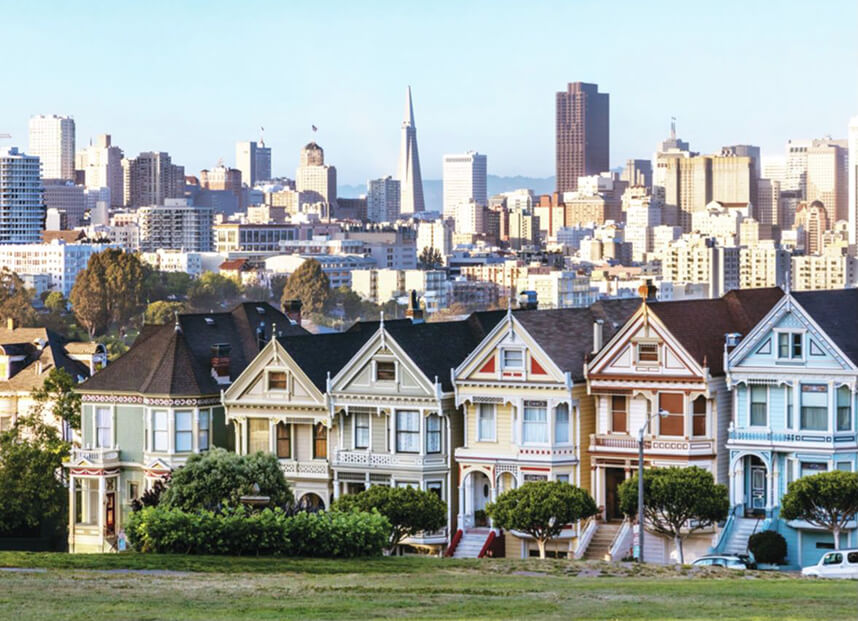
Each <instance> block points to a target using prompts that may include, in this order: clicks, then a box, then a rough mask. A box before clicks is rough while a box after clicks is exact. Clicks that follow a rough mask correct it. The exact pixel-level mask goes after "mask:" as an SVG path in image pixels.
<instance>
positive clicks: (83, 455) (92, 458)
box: [70, 448, 119, 465]
mask: <svg viewBox="0 0 858 621" xmlns="http://www.w3.org/2000/svg"><path fill="white" fill-rule="evenodd" d="M81 461H87V462H89V463H91V464H95V465H105V464H111V465H115V464H118V463H119V449H116V448H94V449H90V448H73V449H72V450H71V455H70V462H71V463H72V464H76V463H80V462H81Z"/></svg>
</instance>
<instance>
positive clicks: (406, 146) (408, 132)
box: [396, 86, 426, 214]
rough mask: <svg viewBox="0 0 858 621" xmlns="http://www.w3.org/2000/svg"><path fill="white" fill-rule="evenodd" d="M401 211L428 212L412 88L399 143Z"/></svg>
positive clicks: (409, 89)
mask: <svg viewBox="0 0 858 621" xmlns="http://www.w3.org/2000/svg"><path fill="white" fill-rule="evenodd" d="M396 178H397V179H399V190H400V211H401V213H403V214H410V213H418V212H421V211H425V210H426V205H425V203H424V202H423V178H422V177H421V176H420V156H419V154H418V152H417V125H415V124H414V105H413V104H412V103H411V87H410V86H409V87H408V90H407V91H406V95H405V114H404V118H403V119H402V133H401V141H400V143H399V170H398V172H397V175H396Z"/></svg>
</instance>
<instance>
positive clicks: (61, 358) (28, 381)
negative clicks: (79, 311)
mask: <svg viewBox="0 0 858 621" xmlns="http://www.w3.org/2000/svg"><path fill="white" fill-rule="evenodd" d="M39 343H42V344H44V348H42V347H41V345H39ZM79 345H82V344H81V343H77V342H70V341H69V340H68V339H67V338H66V337H64V336H62V335H61V334H58V333H56V332H54V331H53V330H48V329H47V328H12V329H9V328H0V347H2V348H3V351H4V352H5V353H6V354H8V355H12V356H24V360H21V361H15V362H13V363H12V365H11V367H10V369H9V372H10V377H9V379H8V380H0V391H2V392H7V391H9V392H21V391H30V390H32V389H33V388H40V387H41V386H42V383H43V382H44V380H45V374H47V373H48V372H49V371H50V370H51V369H52V368H54V367H56V368H59V369H64V370H65V371H67V372H68V374H69V375H71V376H72V378H73V379H75V380H77V379H78V378H87V377H89V367H88V366H87V365H86V364H84V363H83V362H80V361H78V360H74V359H72V358H71V356H70V354H71V353H72V352H71V350H72V349H75V348H77V346H79ZM73 346H74V347H73ZM92 347H93V349H94V348H95V344H94V343H93V344H92ZM40 362H41V368H40V367H39V363H40ZM40 371H41V372H40Z"/></svg>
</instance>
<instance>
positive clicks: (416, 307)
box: [405, 289, 423, 323]
mask: <svg viewBox="0 0 858 621" xmlns="http://www.w3.org/2000/svg"><path fill="white" fill-rule="evenodd" d="M405 316H406V317H408V318H409V319H410V320H411V323H423V309H422V308H420V300H419V299H417V292H416V291H415V290H414V289H412V290H411V295H410V296H409V297H408V308H407V309H406V310H405Z"/></svg>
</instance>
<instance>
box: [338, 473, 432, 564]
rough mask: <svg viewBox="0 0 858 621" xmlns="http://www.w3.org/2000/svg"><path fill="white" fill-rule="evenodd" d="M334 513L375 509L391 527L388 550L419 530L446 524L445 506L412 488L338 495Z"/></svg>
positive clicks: (381, 488) (377, 488)
mask: <svg viewBox="0 0 858 621" xmlns="http://www.w3.org/2000/svg"><path fill="white" fill-rule="evenodd" d="M332 508H333V509H334V510H335V511H366V512H372V511H373V509H375V510H377V511H378V512H379V513H380V514H381V515H383V516H384V517H386V518H387V519H388V521H390V524H391V527H392V528H391V530H390V538H389V540H388V544H389V547H390V549H393V548H394V547H396V546H397V545H399V544H400V543H401V542H402V540H403V539H405V538H406V537H410V536H412V535H415V534H416V533H418V532H421V531H434V530H438V529H439V528H442V527H443V526H444V525H445V524H446V523H447V505H446V504H445V503H444V501H443V500H441V499H440V498H439V497H438V495H437V494H435V493H434V492H429V491H423V490H419V489H415V488H413V487H387V486H385V485H373V486H372V487H370V488H369V489H367V490H364V491H362V492H360V493H357V494H349V495H347V496H341V497H340V498H339V499H338V500H337V501H336V502H335V503H334V505H333V507H332Z"/></svg>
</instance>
